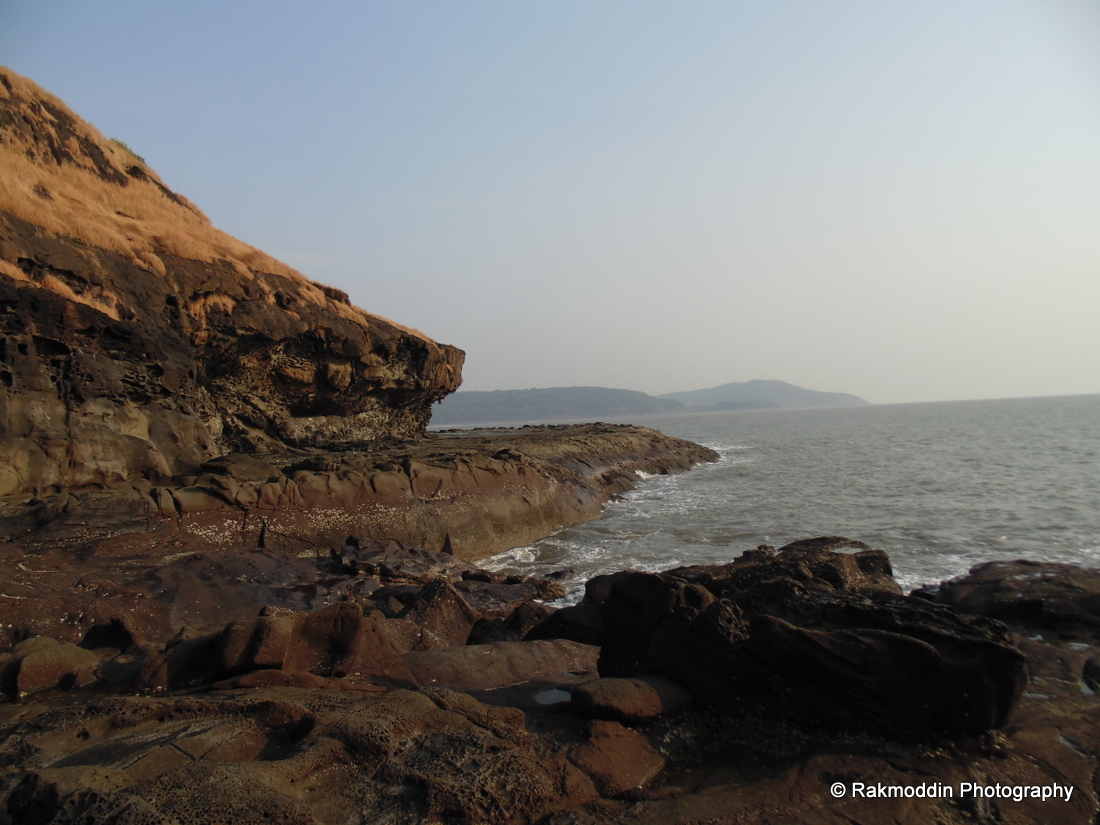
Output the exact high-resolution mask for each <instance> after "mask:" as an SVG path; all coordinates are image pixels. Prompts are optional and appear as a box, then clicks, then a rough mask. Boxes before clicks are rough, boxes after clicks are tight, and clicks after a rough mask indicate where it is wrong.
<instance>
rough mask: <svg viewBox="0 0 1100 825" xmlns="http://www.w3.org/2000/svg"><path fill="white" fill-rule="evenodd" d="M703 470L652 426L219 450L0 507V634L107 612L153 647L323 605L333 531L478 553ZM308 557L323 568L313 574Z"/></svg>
mask: <svg viewBox="0 0 1100 825" xmlns="http://www.w3.org/2000/svg"><path fill="white" fill-rule="evenodd" d="M714 458H716V455H715V454H714V453H713V452H712V451H710V450H707V449H706V448H703V447H700V446H698V445H696V444H692V443H691V442H687V441H683V440H681V439H675V438H671V437H668V436H665V435H663V434H661V433H658V432H656V431H653V430H646V429H643V428H641V427H630V426H622V425H607V424H587V425H573V426H554V427H526V428H522V429H519V430H473V431H454V432H447V433H441V434H438V435H435V436H430V437H427V438H425V439H423V440H420V441H408V442H396V443H391V444H389V445H388V446H387V445H375V446H374V447H372V448H370V449H364V450H360V451H340V452H324V453H322V452H318V451H314V452H302V451H299V452H296V453H285V454H283V455H263V456H255V455H240V454H234V455H229V456H222V457H219V458H216V459H213V460H211V461H208V462H206V463H205V464H203V465H202V466H201V467H200V468H199V471H198V472H197V473H196V474H194V475H190V476H182V477H177V478H175V479H173V480H172V481H171V482H169V483H164V484H160V485H156V486H154V485H153V484H151V483H149V482H137V483H134V482H129V483H124V484H119V485H116V486H114V487H109V488H105V489H90V490H89V489H84V490H62V491H60V492H56V493H54V494H52V495H45V494H41V493H40V494H38V495H34V496H28V495H23V496H9V497H6V498H4V499H0V537H2V538H3V539H4V543H3V544H0V581H2V582H3V584H2V585H0V624H4V625H8V626H14V627H19V628H23V629H24V630H25V631H27V632H33V633H45V632H48V633H51V634H53V635H55V636H57V637H58V638H64V639H66V640H68V641H76V640H78V639H79V638H80V637H82V635H83V634H84V633H85V632H87V630H88V628H89V627H91V626H92V625H93V624H95V623H96V622H99V621H103V620H105V619H107V618H110V617H111V616H112V615H125V614H134V615H135V616H136V618H135V619H134V621H136V622H137V623H138V624H139V625H140V630H141V633H142V634H143V635H144V636H145V637H147V638H151V639H162V640H166V639H167V638H169V637H171V635H173V634H175V633H176V632H178V631H179V628H180V626H183V625H186V626H187V627H190V628H195V629H206V628H210V627H213V626H215V625H218V626H220V625H221V624H224V623H225V621H227V620H229V619H242V618H246V617H252V616H255V614H256V612H257V611H258V610H259V609H260V608H262V607H264V606H275V607H286V608H290V609H295V610H308V609H314V608H317V607H320V606H323V605H325V604H328V603H329V602H330V601H333V600H335V599H338V598H339V597H340V590H339V588H340V586H341V579H340V576H341V574H340V573H339V571H333V570H329V569H328V568H327V567H326V565H327V560H328V558H329V553H330V551H331V550H332V549H333V548H340V547H342V546H343V545H344V544H345V542H346V540H347V538H348V537H349V536H361V537H364V538H365V539H371V538H385V539H388V540H393V541H397V542H401V543H402V544H404V545H406V546H413V547H420V548H427V549H430V550H433V551H437V552H443V553H449V554H451V555H453V556H454V557H457V558H463V559H471V560H472V559H478V558H483V557H486V556H489V555H492V554H493V553H496V552H500V551H502V550H505V549H508V548H510V547H515V546H522V545H524V544H527V543H530V542H532V541H535V540H536V539H539V538H542V537H544V536H546V535H548V534H549V533H551V532H553V531H554V530H556V529H559V528H560V527H562V526H565V525H569V524H574V523H576V522H578V521H585V520H590V519H593V518H597V517H598V516H599V513H600V510H601V508H602V507H603V505H604V504H605V503H606V502H607V501H608V500H609V499H610V498H611V497H612V496H614V495H617V494H619V493H621V492H624V491H625V490H628V489H630V488H631V487H633V486H634V485H635V484H637V482H638V478H639V476H638V471H641V472H644V473H649V474H664V473H674V472H681V471H683V470H686V469H688V468H690V467H691V466H693V465H695V464H697V463H699V462H701V461H709V460H713V459H714ZM318 559H321V560H322V562H323V563H320V564H319V563H318Z"/></svg>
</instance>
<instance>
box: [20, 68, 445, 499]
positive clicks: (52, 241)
mask: <svg viewBox="0 0 1100 825" xmlns="http://www.w3.org/2000/svg"><path fill="white" fill-rule="evenodd" d="M0 179H2V180H3V182H4V185H3V187H0V306H2V307H3V313H2V315H0V495H8V494H18V493H21V492H25V491H26V492H31V493H36V492H38V493H40V492H48V491H56V490H57V489H59V488H80V487H87V486H93V485H94V486H99V485H104V484H112V483H117V482H124V481H135V480H146V481H152V482H157V481H161V480H164V479H168V478H170V477H171V476H173V475H176V474H179V473H186V472H191V473H195V472H197V471H198V469H199V466H200V465H201V464H202V463H203V462H204V461H206V460H208V459H211V458H213V457H215V456H217V455H220V454H222V453H226V452H230V451H246V452H255V451H266V452H270V451H277V450H284V449H286V448H288V447H312V448H318V447H321V448H336V447H346V446H349V445H363V444H366V443H370V442H374V441H377V440H379V439H386V438H395V437H396V438H410V437H413V436H417V435H420V434H422V433H423V431H424V428H425V425H426V423H427V420H428V418H429V416H430V409H431V405H432V403H433V402H435V401H438V400H439V399H441V398H443V397H444V396H445V395H447V394H448V393H450V392H453V391H454V390H455V389H456V388H457V387H458V385H459V383H460V381H461V368H462V360H463V353H462V352H461V351H460V350H458V349H456V348H454V347H450V346H445V345H441V344H437V343H435V342H434V341H432V340H430V339H429V338H427V337H426V336H424V335H422V334H421V333H418V332H416V331H415V330H410V329H407V328H404V327H401V326H400V325H398V324H395V323H393V322H390V321H387V320H386V319H384V318H380V317H378V316H374V315H370V314H368V313H366V312H364V311H362V310H360V309H358V308H356V307H354V306H352V305H351V303H350V301H349V300H348V296H347V295H345V294H344V293H342V292H340V291H339V290H336V289H333V288H331V287H326V286H324V285H321V284H317V283H314V282H312V281H309V280H308V279H306V278H305V277H303V276H302V275H301V274H299V273H297V272H295V271H294V270H292V269H290V268H289V267H287V266H285V265H284V264H281V263H279V262H278V261H275V260H273V259H272V258H270V257H269V256H267V255H265V254H264V253H262V252H260V251H259V250H256V249H253V248H251V247H249V246H247V245H246V244H243V243H241V242H240V241H238V240H236V239H235V238H232V237H230V236H228V235H226V234H225V233H222V232H220V231H219V230H217V229H215V228H214V227H212V226H211V225H210V222H209V221H208V220H207V219H206V217H205V216H204V215H202V213H201V212H199V211H198V210H197V209H196V208H195V207H194V206H193V205H192V204H190V203H189V202H188V201H187V200H186V199H184V198H183V197H181V196H179V195H178V194H176V193H175V192H173V191H171V190H170V189H168V187H166V186H165V185H164V184H163V183H162V182H161V181H160V179H159V178H158V177H157V176H156V174H155V173H154V172H153V171H152V170H151V169H150V168H149V167H148V165H146V164H145V163H144V161H142V160H141V159H140V158H138V157H137V156H136V155H134V154H133V153H132V152H130V151H129V150H128V149H126V148H125V147H124V146H123V145H122V144H119V143H118V142H115V141H110V140H107V139H105V138H104V137H103V136H102V135H101V134H99V133H98V132H97V131H96V130H95V129H94V128H93V127H92V126H90V125H89V124H87V123H85V122H83V121H82V120H80V119H79V118H78V117H77V116H76V115H74V114H73V113H72V112H71V111H70V110H69V109H68V108H67V107H66V106H65V105H64V104H63V103H61V102H60V101H58V100H57V99H56V98H53V97H52V96H50V95H49V94H48V93H46V92H44V91H43V90H41V89H39V88H38V87H37V86H35V85H34V84H33V83H31V82H30V81H28V80H26V79H25V78H22V77H19V76H18V75H16V74H15V73H13V72H10V71H8V70H6V69H0Z"/></svg>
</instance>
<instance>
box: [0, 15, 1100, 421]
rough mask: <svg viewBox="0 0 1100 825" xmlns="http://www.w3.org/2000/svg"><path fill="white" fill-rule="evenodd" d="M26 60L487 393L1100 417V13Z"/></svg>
mask: <svg viewBox="0 0 1100 825" xmlns="http://www.w3.org/2000/svg"><path fill="white" fill-rule="evenodd" d="M0 63H3V64H5V65H7V66H9V67H10V68H12V69H14V70H15V71H17V72H19V73H21V74H24V75H27V76H29V77H31V78H32V79H34V80H36V81H37V82H38V83H40V84H41V85H43V86H45V87H46V88H47V89H49V90H50V91H52V92H54V93H55V94H57V95H58V96H59V97H61V98H62V99H63V100H65V101H66V102H67V103H68V104H69V105H70V106H71V107H72V108H73V109H74V110H75V111H76V112H77V113H78V114H80V115H81V116H83V117H85V118H86V119H88V120H90V121H91V122H92V123H94V124H95V125H96V126H98V127H99V129H100V130H101V131H103V132H104V133H105V134H107V135H109V136H112V137H117V138H120V139H122V140H124V141H126V142H127V143H128V144H129V145H130V146H131V147H132V148H133V149H134V150H135V151H136V152H137V153H138V154H140V155H142V156H144V157H145V158H146V160H148V162H149V163H150V164H151V165H152V166H153V168H155V169H156V170H157V171H158V172H159V173H160V174H161V176H162V177H163V178H164V180H165V182H166V183H167V184H168V185H169V186H171V187H172V188H174V189H176V190H177V191H179V192H181V193H183V194H184V195H186V196H187V197H188V198H190V199H191V200H193V201H194V202H195V203H196V204H198V206H199V207H200V208H202V209H203V210H204V211H205V212H206V213H207V214H208V215H209V216H210V218H211V219H212V220H213V222H214V223H215V224H216V225H217V226H219V227H221V228H223V229H225V230H227V231H229V232H231V233H232V234H234V235H237V236H238V237H240V238H241V239H243V240H245V241H247V242H249V243H251V244H253V245H255V246H259V247H261V248H263V249H265V250H266V251H268V252H270V253H272V254H274V255H275V256H276V257H279V258H282V259H283V260H285V261H287V262H288V263H290V264H292V265H293V266H296V267H297V268H299V269H301V270H302V271H303V272H304V273H306V274H307V275H308V276H310V277H312V278H314V279H317V280H321V281H325V282H327V283H331V284H334V285H336V286H338V287H340V288H342V289H344V290H346V291H347V292H348V293H349V294H350V295H351V297H352V300H353V301H354V302H355V303H356V304H358V305H360V306H362V307H363V308H365V309H367V310H369V311H372V312H376V313H379V314H381V315H385V316H388V317H390V318H393V319H394V320H397V321H400V322H401V323H404V324H407V325H410V326H414V327H417V328H419V329H421V330H423V331H424V332H426V333H428V334H429V335H431V336H432V337H434V338H436V339H438V340H440V341H444V342H447V343H452V344H455V345H457V346H460V347H462V348H463V349H465V350H466V353H467V361H466V370H465V375H466V380H465V384H464V388H465V389H482V390H484V389H514V388H525V387H548V386H568V385H602V386H610V387H622V388H628V389H637V390H643V391H646V392H650V393H662V392H672V391H678V390H688V389H696V388H700V387H709V386H714V385H716V384H722V383H725V382H728V381H744V380H748V379H752V378H776V379H781V380H785V381H790V382H792V383H795V384H800V385H802V386H805V387H809V388H811V389H819V390H829V391H836V392H850V393H855V394H857V395H861V396H863V397H865V398H867V399H868V400H871V401H876V402H900V401H924V400H946V399H961V398H988V397H1007V396H1024V395H1058V394H1071V393H1096V392H1100V4H1098V3H1097V2H1095V0H1091V1H1090V2H1084V0H1028V1H1025V0H967V2H959V0H906V2H883V1H882V0H814V1H813V2H810V0H802V1H800V2H796V1H795V0H790V1H789V2H788V1H787V0H753V2H740V1H739V0H723V2H705V1H704V0H692V2H690V3H681V2H672V0H668V2H648V1H647V0H624V1H623V2H611V1H610V0H600V1H599V2H593V0H583V2H580V1H578V2H558V1H557V0H540V2H529V1H528V2H524V1H521V0H508V2H504V0H499V1H497V2H485V1H484V0H462V2H442V1H440V2H428V0H394V2H362V0H346V1H344V0H339V1H338V0H331V1H329V2H325V1H324V0H320V1H319V2H313V3H303V2H300V0H295V2H282V0H262V2H261V1H260V0H247V1H246V0H229V1H227V0H216V2H215V1H214V0H207V1H206V2H202V1H201V0H188V1H187V2H176V1H175V0H173V1H172V2H169V1H168V0H158V1H157V2H149V0H134V1H133V2H121V0H96V2H88V0H0Z"/></svg>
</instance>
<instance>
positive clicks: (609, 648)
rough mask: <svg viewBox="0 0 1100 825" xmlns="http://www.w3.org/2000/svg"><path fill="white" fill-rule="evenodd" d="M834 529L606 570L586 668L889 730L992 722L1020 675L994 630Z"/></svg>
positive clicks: (812, 722) (741, 708) (703, 697)
mask: <svg viewBox="0 0 1100 825" xmlns="http://www.w3.org/2000/svg"><path fill="white" fill-rule="evenodd" d="M835 541H836V540H835V539H832V538H830V539H827V540H822V542H821V543H820V544H819V545H816V546H815V545H813V544H806V543H800V544H799V545H796V546H795V547H793V548H792V549H791V550H787V551H782V550H781V551H779V552H778V553H775V554H774V555H772V554H771V553H769V552H766V551H764V550H758V551H754V552H753V553H752V554H751V555H749V556H748V558H744V557H743V558H742V559H738V560H736V561H734V562H733V563H731V564H728V565H715V566H707V567H690V568H680V569H679V570H674V571H670V572H668V573H661V574H656V573H631V574H628V575H624V576H620V577H618V578H617V579H616V580H615V581H614V582H613V583H612V584H611V587H610V590H609V593H608V596H607V599H606V601H605V602H604V603H603V604H602V606H601V607H600V609H601V610H602V614H603V621H604V638H603V648H602V650H601V654H600V665H599V667H600V674H601V675H602V676H619V677H631V676H635V675H638V674H647V673H656V674H660V675H663V676H666V677H668V678H670V679H673V680H675V681H676V682H678V683H679V684H680V685H682V686H683V687H685V688H686V689H687V690H688V691H689V692H690V693H691V694H692V696H693V698H694V699H695V700H696V701H697V702H698V703H700V704H702V705H706V706H712V707H717V708H720V709H724V710H727V711H731V712H733V711H737V712H746V711H747V710H748V709H765V710H767V712H769V713H771V714H774V715H776V716H782V717H787V718H792V719H797V720H798V721H799V722H800V723H801V724H804V725H808V726H811V727H819V728H825V729H832V730H852V731H872V732H875V733H879V734H883V735H886V736H889V737H892V738H896V739H902V740H917V739H926V738H935V737H939V736H945V735H946V736H967V735H973V734H977V733H981V732H983V731H985V730H989V729H990V728H995V727H999V726H1001V725H1003V724H1004V723H1005V721H1006V720H1007V718H1008V714H1009V712H1010V711H1011V710H1012V708H1013V707H1014V705H1015V704H1016V702H1017V701H1018V699H1019V698H1020V695H1021V693H1022V691H1023V686H1024V682H1025V678H1026V668H1025V661H1024V658H1023V656H1022V655H1021V654H1020V652H1019V651H1018V650H1017V649H1016V648H1015V647H1014V646H1013V645H1012V644H1011V641H1010V638H1009V634H1008V631H1007V629H1006V628H1005V627H1004V626H1003V625H1000V624H999V623H997V622H994V621H990V620H988V619H984V618H980V617H970V616H960V615H959V614H957V613H955V612H954V611H953V610H951V609H949V608H945V607H944V606H942V605H935V604H930V603H928V602H927V601H925V600H922V599H915V598H909V597H906V596H903V595H900V594H899V593H898V592H896V590H897V587H896V584H893V585H891V582H892V579H891V580H890V581H887V577H888V576H889V574H888V571H889V561H888V559H886V557H885V554H882V553H881V552H879V551H873V550H866V549H859V551H858V552H857V553H855V554H845V553H837V552H836V551H835V550H832V549H828V547H829V545H830V543H831V544H832V545H833V546H835Z"/></svg>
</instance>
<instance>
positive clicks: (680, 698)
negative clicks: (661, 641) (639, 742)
mask: <svg viewBox="0 0 1100 825" xmlns="http://www.w3.org/2000/svg"><path fill="white" fill-rule="evenodd" d="M572 705H573V709H574V710H575V711H576V712H577V713H579V714H580V715H581V716H586V717H588V718H590V719H610V720H612V721H615V722H624V723H626V724H637V723H639V722H652V721H653V720H654V719H656V718H658V717H659V716H662V715H664V714H666V713H676V712H678V711H682V710H687V709H688V708H690V707H691V694H690V693H688V692H687V691H686V690H684V689H683V688H682V687H680V686H679V685H678V684H676V683H675V682H673V681H672V680H671V679H666V678H663V677H661V676H636V677H634V678H631V679H616V678H605V679H594V680H593V681H591V682H585V683H584V684H583V685H580V686H579V687H578V688H577V689H576V690H574V691H573V694H572Z"/></svg>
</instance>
